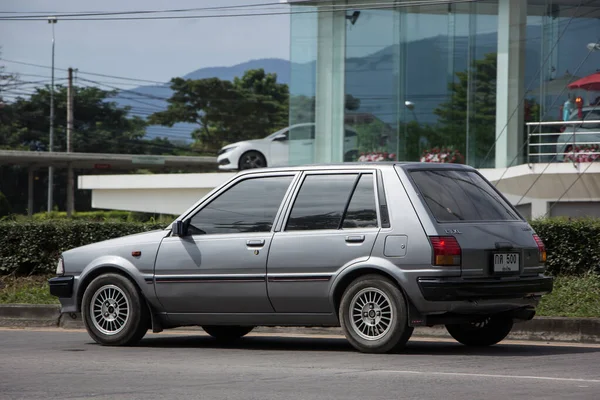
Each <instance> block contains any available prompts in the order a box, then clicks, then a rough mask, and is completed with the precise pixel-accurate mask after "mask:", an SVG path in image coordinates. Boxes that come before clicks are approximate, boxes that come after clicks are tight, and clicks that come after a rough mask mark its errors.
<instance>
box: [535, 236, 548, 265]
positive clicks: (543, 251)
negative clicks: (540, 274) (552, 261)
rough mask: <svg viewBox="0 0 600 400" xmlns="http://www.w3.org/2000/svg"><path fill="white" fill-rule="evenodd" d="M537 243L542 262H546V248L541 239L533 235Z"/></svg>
mask: <svg viewBox="0 0 600 400" xmlns="http://www.w3.org/2000/svg"><path fill="white" fill-rule="evenodd" d="M533 238H534V239H535V242H536V243H537V247H538V251H539V252H540V262H542V263H545V262H546V246H545V245H544V242H543V241H542V239H540V237H539V236H538V235H536V234H534V235H533Z"/></svg>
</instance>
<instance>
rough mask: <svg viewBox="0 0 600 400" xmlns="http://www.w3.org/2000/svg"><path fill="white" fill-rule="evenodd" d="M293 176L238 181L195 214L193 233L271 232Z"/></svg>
mask: <svg viewBox="0 0 600 400" xmlns="http://www.w3.org/2000/svg"><path fill="white" fill-rule="evenodd" d="M292 179H293V177H292V176H275V177H266V178H251V179H246V180H243V181H241V182H239V183H237V184H236V185H234V186H233V187H231V188H230V189H228V190H227V191H225V192H224V193H223V194H221V195H220V196H218V197H217V198H216V199H214V200H213V201H211V202H210V203H209V204H208V205H206V206H205V207H203V208H202V209H201V210H200V211H198V212H197V213H196V215H194V216H193V217H192V219H191V220H190V224H189V229H190V233H191V234H209V235H210V234H228V233H249V232H269V231H270V230H271V227H272V226H273V221H274V219H275V215H276V214H277V210H279V206H280V204H281V201H282V200H283V196H284V195H285V192H286V191H287V189H288V187H289V185H290V183H291V181H292Z"/></svg>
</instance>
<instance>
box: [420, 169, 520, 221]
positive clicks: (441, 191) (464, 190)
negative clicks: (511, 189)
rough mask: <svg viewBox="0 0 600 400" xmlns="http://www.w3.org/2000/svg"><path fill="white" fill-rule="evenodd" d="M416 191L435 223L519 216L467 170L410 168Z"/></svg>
mask: <svg viewBox="0 0 600 400" xmlns="http://www.w3.org/2000/svg"><path fill="white" fill-rule="evenodd" d="M410 176H411V178H412V179H413V181H414V182H415V184H416V187H417V190H418V191H419V192H420V193H421V195H422V196H423V199H424V200H425V203H426V204H427V206H428V207H429V209H430V210H431V213H432V214H433V216H434V218H435V219H436V220H437V221H438V222H455V221H471V222H472V221H513V220H519V219H520V218H519V216H518V214H517V213H515V212H514V211H513V210H512V209H511V208H510V206H509V205H508V204H506V202H505V201H504V200H503V199H502V198H501V197H500V196H498V194H497V193H496V191H495V190H494V189H493V188H492V187H491V186H490V184H489V183H488V182H487V181H485V180H484V179H483V178H482V177H481V176H480V175H478V174H477V173H475V172H471V171H444V170H427V171H412V172H410Z"/></svg>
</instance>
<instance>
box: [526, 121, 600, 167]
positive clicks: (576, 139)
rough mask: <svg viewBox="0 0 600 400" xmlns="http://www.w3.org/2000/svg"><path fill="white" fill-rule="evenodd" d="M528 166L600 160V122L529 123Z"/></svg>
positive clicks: (527, 124)
mask: <svg viewBox="0 0 600 400" xmlns="http://www.w3.org/2000/svg"><path fill="white" fill-rule="evenodd" d="M525 125H526V126H527V147H528V152H527V163H528V164H535V163H552V162H565V161H571V162H590V161H600V120H589V121H548V122H527V123H526V124H525Z"/></svg>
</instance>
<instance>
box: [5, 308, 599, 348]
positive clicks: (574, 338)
mask: <svg viewBox="0 0 600 400" xmlns="http://www.w3.org/2000/svg"><path fill="white" fill-rule="evenodd" d="M0 327H4V328H39V327H44V328H47V327H57V328H65V329H84V326H83V322H82V321H81V316H80V315H78V319H75V320H74V319H72V318H71V317H70V316H69V315H68V314H61V313H60V306H58V305H43V304H3V305H0ZM186 329H189V328H187V327H186ZM166 332H168V331H166ZM254 332H256V333H272V334H277V333H281V334H298V335H343V333H342V330H341V328H339V327H337V328H318V327H315V328H312V327H307V328H304V327H259V328H257V329H256V330H255V331H254ZM413 336H414V337H433V338H450V335H449V334H448V332H447V331H446V329H445V328H444V327H443V326H434V327H431V328H429V327H419V328H415V331H414V333H413ZM507 339H511V340H531V341H544V342H573V343H591V344H600V318H565V317H536V318H534V319H533V320H531V321H526V322H519V323H516V324H515V326H514V328H513V330H512V332H511V333H510V335H509V336H508V337H507Z"/></svg>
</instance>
